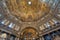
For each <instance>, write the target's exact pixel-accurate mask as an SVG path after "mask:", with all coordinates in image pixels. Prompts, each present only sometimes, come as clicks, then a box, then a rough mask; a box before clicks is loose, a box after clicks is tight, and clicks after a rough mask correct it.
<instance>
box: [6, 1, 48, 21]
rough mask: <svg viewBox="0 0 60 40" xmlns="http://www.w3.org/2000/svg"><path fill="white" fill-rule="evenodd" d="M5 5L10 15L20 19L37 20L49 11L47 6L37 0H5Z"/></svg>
mask: <svg viewBox="0 0 60 40" xmlns="http://www.w3.org/2000/svg"><path fill="white" fill-rule="evenodd" d="M6 4H7V7H8V9H9V11H10V12H11V14H12V15H15V16H17V17H18V18H19V19H20V20H21V21H25V22H26V21H28V22H31V21H37V20H38V19H40V18H41V17H42V16H44V15H45V14H47V13H48V12H49V6H47V4H46V3H41V2H40V1H39V0H7V1H6Z"/></svg>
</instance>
